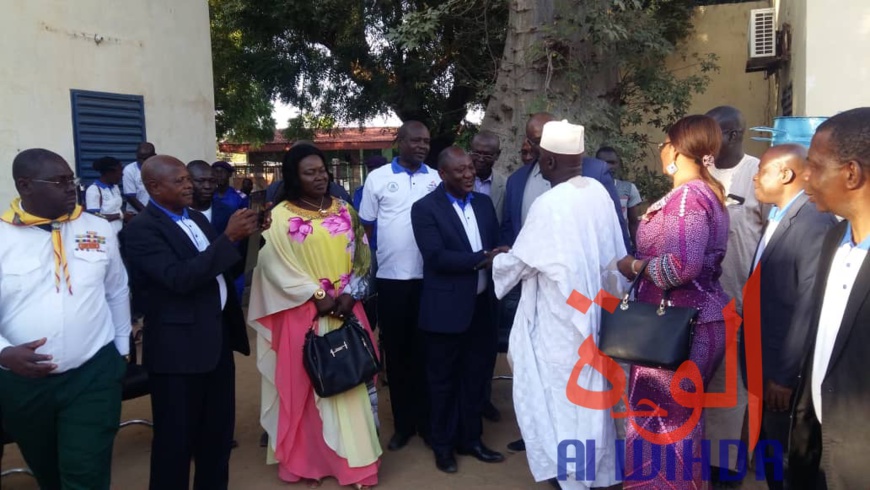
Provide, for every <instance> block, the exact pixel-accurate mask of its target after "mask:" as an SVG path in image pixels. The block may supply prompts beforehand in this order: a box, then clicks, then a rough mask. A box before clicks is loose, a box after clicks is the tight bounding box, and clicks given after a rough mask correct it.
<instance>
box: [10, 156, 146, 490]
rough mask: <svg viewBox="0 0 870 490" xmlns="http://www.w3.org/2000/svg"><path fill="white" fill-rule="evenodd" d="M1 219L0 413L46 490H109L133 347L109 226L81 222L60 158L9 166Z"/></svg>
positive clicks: (83, 216) (87, 217) (122, 275)
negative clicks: (10, 189)
mask: <svg viewBox="0 0 870 490" xmlns="http://www.w3.org/2000/svg"><path fill="white" fill-rule="evenodd" d="M12 176H13V179H14V180H15V187H16V188H17V189H18V193H19V195H20V196H21V197H20V198H17V199H15V200H13V201H12V204H11V207H10V209H9V210H7V211H6V212H5V213H3V215H2V216H0V367H2V369H0V406H2V409H3V427H4V430H5V431H6V432H7V433H9V434H10V435H12V437H13V438H14V439H15V440H16V442H17V443H18V446H19V447H20V448H21V452H22V454H23V455H24V459H25V460H26V461H27V464H28V465H29V466H30V468H31V469H32V470H33V473H34V474H35V476H36V479H37V480H38V481H39V486H40V488H42V489H46V490H55V489H60V488H63V489H108V488H109V484H110V481H111V478H110V472H111V465H112V444H113V441H114V438H115V433H116V432H117V430H118V423H119V420H120V416H121V380H122V378H123V376H124V374H125V372H126V362H125V361H124V358H123V357H122V356H124V355H127V354H128V350H129V345H130V344H129V342H130V303H129V296H128V290H127V273H126V271H125V270H124V265H123V263H122V262H121V256H120V253H119V251H118V241H117V238H116V235H115V232H114V231H113V230H112V227H111V225H110V224H109V222H108V221H106V220H105V219H103V218H99V217H96V216H94V215H91V214H87V213H82V208H81V206H78V205H77V204H76V186H77V184H78V179H76V178H75V176H74V175H73V172H72V170H70V167H69V165H68V164H67V163H66V162H65V161H64V160H63V158H61V157H60V155H57V154H55V153H52V152H50V151H48V150H42V149H31V150H25V151H23V152H21V153H19V154H18V156H16V157H15V160H14V161H13V163H12Z"/></svg>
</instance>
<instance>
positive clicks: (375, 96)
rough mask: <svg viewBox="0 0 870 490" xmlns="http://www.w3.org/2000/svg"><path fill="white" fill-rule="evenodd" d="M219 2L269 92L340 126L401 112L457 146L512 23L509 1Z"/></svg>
mask: <svg viewBox="0 0 870 490" xmlns="http://www.w3.org/2000/svg"><path fill="white" fill-rule="evenodd" d="M210 3H211V7H212V19H213V23H217V24H219V26H218V27H219V29H220V30H226V31H229V32H238V33H240V38H241V40H242V43H241V49H239V50H235V51H232V53H231V54H232V55H234V56H235V57H236V60H235V63H234V66H241V67H244V70H245V75H246V76H249V77H250V78H251V79H252V80H254V81H256V83H257V84H258V85H259V86H260V87H263V88H265V89H266V90H265V92H266V94H267V95H269V96H275V97H276V98H278V99H280V100H281V101H283V102H285V103H289V104H292V105H294V106H296V107H298V108H300V109H301V110H302V111H303V112H305V113H308V114H316V115H317V116H318V117H321V116H323V117H330V118H333V119H334V120H335V121H336V123H354V122H360V123H361V122H362V121H364V120H366V119H369V118H372V117H375V116H380V115H384V114H386V113H388V112H389V111H391V110H392V111H394V112H395V113H396V114H397V115H398V116H399V117H400V118H401V119H403V120H408V119H417V120H420V121H423V122H425V123H426V124H427V125H429V127H430V128H431V129H432V133H433V137H436V138H437V137H438V136H442V137H445V138H447V139H449V140H451V141H452V138H453V137H454V136H455V134H456V132H457V131H458V129H459V126H460V123H461V121H462V119H463V118H464V116H465V114H466V112H467V108H468V106H469V105H472V104H479V103H482V102H483V101H484V100H485V97H486V91H487V89H488V87H489V86H490V85H491V83H492V82H493V80H494V78H495V73H496V68H497V62H498V60H499V57H500V56H501V53H502V50H503V46H504V36H505V31H506V26H507V2H506V0H449V1H447V2H444V3H438V4H436V5H434V6H433V3H432V2H429V1H427V0H317V1H311V0H211V1H210ZM222 69H223V67H222V66H219V65H218V64H215V70H216V72H217V71H218V70H222ZM225 87H226V86H225V85H223V84H221V85H220V86H219V87H218V88H217V90H219V91H223V90H225Z"/></svg>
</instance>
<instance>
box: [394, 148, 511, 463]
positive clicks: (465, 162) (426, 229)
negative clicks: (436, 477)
mask: <svg viewBox="0 0 870 490" xmlns="http://www.w3.org/2000/svg"><path fill="white" fill-rule="evenodd" d="M438 175H440V176H441V185H439V186H438V188H437V189H435V190H434V191H433V192H431V193H430V194H429V195H427V196H425V197H423V198H422V199H420V200H419V201H417V202H415V203H414V204H413V206H412V207H411V223H412V226H413V229H414V238H415V239H416V242H417V246H418V247H419V248H420V252H421V254H422V255H423V292H422V296H421V298H420V330H421V331H422V335H423V344H424V345H425V349H426V355H425V359H426V361H425V362H426V377H427V381H428V387H429V399H430V403H431V420H432V422H431V439H430V443H431V446H432V450H433V451H434V453H435V465H436V466H437V468H438V469H439V470H441V471H444V472H447V473H453V472H455V471H457V466H456V460H455V458H454V455H453V450H454V447H457V448H458V451H459V453H460V454H469V455H472V456H474V457H475V458H477V459H478V460H480V461H483V462H485V463H495V462H500V461H502V460H503V459H504V457H503V456H502V455H501V454H499V453H497V452H495V451H492V450H491V449H489V448H487V447H486V446H485V445H484V444H483V442H481V439H480V437H481V434H482V426H481V415H482V410H483V404H484V388H485V386H486V382H487V380H488V379H489V378H490V376H491V373H492V365H491V362H492V357H493V356H494V354H495V350H496V331H495V323H494V322H493V321H492V315H493V305H494V303H493V301H494V297H493V294H492V285H491V282H490V275H489V271H488V269H489V266H490V264H491V261H492V258H493V257H494V256H495V255H496V254H498V253H499V252H501V251H503V250H505V249H496V244H497V242H498V220H497V219H496V216H495V209H494V208H493V206H492V201H491V200H490V199H489V197H488V196H487V195H486V194H483V193H479V192H475V191H474V182H475V175H476V171H475V165H474V164H473V163H472V160H471V158H470V157H469V156H468V155H467V154H466V153H465V151H463V150H462V149H461V148H458V147H456V146H451V147H448V148H445V149H444V150H443V151H442V152H441V153H440V154H439V156H438ZM447 305H450V306H449V307H447Z"/></svg>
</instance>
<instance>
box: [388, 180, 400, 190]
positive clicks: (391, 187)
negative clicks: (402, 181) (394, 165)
mask: <svg viewBox="0 0 870 490" xmlns="http://www.w3.org/2000/svg"><path fill="white" fill-rule="evenodd" d="M387 190H388V191H390V192H396V191H398V190H399V184H397V183H396V182H390V183H389V184H387Z"/></svg>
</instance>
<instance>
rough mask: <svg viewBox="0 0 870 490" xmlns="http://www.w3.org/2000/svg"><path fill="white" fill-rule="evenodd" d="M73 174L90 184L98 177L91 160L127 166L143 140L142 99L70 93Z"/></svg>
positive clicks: (94, 93) (78, 91) (102, 93)
mask: <svg viewBox="0 0 870 490" xmlns="http://www.w3.org/2000/svg"><path fill="white" fill-rule="evenodd" d="M70 97H71V99H72V123H73V141H74V143H75V159H76V161H75V166H76V175H77V176H78V177H80V178H81V179H82V180H84V181H86V182H88V183H90V182H91V181H93V180H96V179H97V178H99V176H100V175H99V174H98V173H97V172H95V171H94V169H93V163H94V160H96V159H98V158H101V157H115V158H117V159H118V160H121V163H123V164H125V165H126V164H127V163H130V162H132V161H134V160H135V159H136V147H137V146H138V145H139V143H141V142H143V141H146V137H145V100H144V99H143V98H142V96H141V95H124V94H111V93H106V92H90V91H86V90H70Z"/></svg>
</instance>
